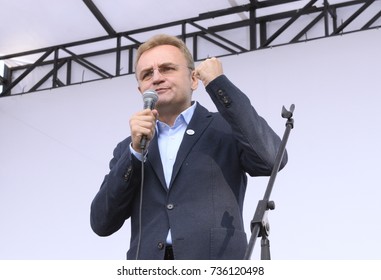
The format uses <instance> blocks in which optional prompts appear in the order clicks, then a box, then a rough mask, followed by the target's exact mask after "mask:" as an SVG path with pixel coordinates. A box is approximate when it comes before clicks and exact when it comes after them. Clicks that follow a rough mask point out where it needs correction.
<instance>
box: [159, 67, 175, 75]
mask: <svg viewBox="0 0 381 280" xmlns="http://www.w3.org/2000/svg"><path fill="white" fill-rule="evenodd" d="M175 71H176V66H174V65H162V66H160V68H159V72H160V73H161V74H163V75H165V74H171V73H173V72H175Z"/></svg>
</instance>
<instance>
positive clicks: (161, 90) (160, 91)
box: [155, 88, 168, 94]
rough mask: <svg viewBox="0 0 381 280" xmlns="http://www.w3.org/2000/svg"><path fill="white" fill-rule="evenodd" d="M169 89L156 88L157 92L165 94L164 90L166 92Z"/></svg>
mask: <svg viewBox="0 0 381 280" xmlns="http://www.w3.org/2000/svg"><path fill="white" fill-rule="evenodd" d="M167 90H168V88H157V89H155V91H156V92H157V94H163V93H164V92H166V91H167Z"/></svg>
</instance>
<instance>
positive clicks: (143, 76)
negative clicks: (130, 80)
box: [140, 69, 153, 80]
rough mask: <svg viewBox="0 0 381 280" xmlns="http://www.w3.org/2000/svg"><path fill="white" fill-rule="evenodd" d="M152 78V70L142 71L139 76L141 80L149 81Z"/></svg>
mask: <svg viewBox="0 0 381 280" xmlns="http://www.w3.org/2000/svg"><path fill="white" fill-rule="evenodd" d="M152 76H153V69H150V70H146V71H143V72H142V73H141V74H140V77H141V80H149V79H151V78H152Z"/></svg>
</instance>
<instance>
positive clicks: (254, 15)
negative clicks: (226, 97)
mask: <svg viewBox="0 0 381 280" xmlns="http://www.w3.org/2000/svg"><path fill="white" fill-rule="evenodd" d="M83 1H84V2H85V4H86V5H87V6H88V7H89V9H90V10H91V11H92V12H93V14H94V16H96V17H97V19H98V20H99V22H100V23H101V24H102V26H103V27H104V28H105V30H106V31H107V33H108V35H107V36H103V37H98V38H92V39H88V40H83V41H78V42H73V43H68V44H64V45H58V46H52V47H48V48H43V49H37V50H32V51H26V52H22V53H16V54H11V55H5V56H1V57H0V61H4V62H5V71H4V74H3V75H2V76H1V75H0V85H2V86H3V90H2V92H1V93H0V97H4V96H11V95H17V94H25V93H30V92H35V91H39V90H46V89H53V88H58V87H63V86H68V85H73V84H79V83H84V82H90V81H94V80H99V79H110V78H113V77H118V76H121V75H128V74H132V73H134V65H133V61H134V53H135V51H136V49H137V48H138V46H139V45H140V44H141V43H142V42H144V40H146V39H148V37H150V36H151V34H152V32H154V33H167V32H166V31H168V30H171V32H173V30H178V31H176V32H177V33H176V34H174V35H176V36H179V37H180V38H181V39H182V40H184V41H185V42H186V43H187V45H188V46H189V47H190V49H191V50H192V52H193V57H194V59H195V60H196V61H198V60H202V59H204V58H206V57H207V56H220V57H221V56H227V55H236V54H241V53H246V52H250V51H255V50H259V49H264V48H269V47H274V46H279V45H285V44H292V43H298V42H305V41H309V40H315V39H319V38H325V37H330V36H337V35H342V34H347V33H351V32H357V31H362V30H368V29H373V28H379V27H380V25H381V20H380V17H381V3H380V2H381V1H378V0H364V1H344V2H341V3H336V4H330V3H329V1H328V0H324V1H317V0H311V1H295V0H285V1H276V0H267V1H254V0H252V1H250V3H249V4H246V5H242V6H236V7H231V8H227V9H223V10H216V11H212V12H207V13H203V14H199V16H197V17H194V18H188V19H183V20H179V21H175V22H169V23H165V24H160V25H157V26H151V27H147V28H142V29H136V30H130V31H126V32H121V33H117V32H115V31H114V30H113V29H112V27H111V26H110V25H108V24H107V21H106V20H105V19H104V18H103V17H102V15H101V14H100V12H99V10H97V9H96V7H95V6H94V5H93V3H92V1H91V0H83ZM336 2H337V1H336ZM297 3H302V4H303V5H302V7H300V8H298V9H291V10H286V11H284V10H285V9H277V10H278V11H279V10H283V11H284V12H280V13H279V12H278V13H271V11H270V12H268V11H269V10H271V8H281V6H280V5H288V4H297ZM319 3H320V4H319ZM234 15H235V17H234V18H235V19H236V18H237V15H239V16H240V18H241V20H239V21H228V22H226V19H228V20H229V17H230V18H231V17H232V16H234ZM217 19H219V20H220V22H221V21H223V20H224V19H225V23H219V24H217V23H216V22H219V21H218V20H217ZM237 34H240V35H242V34H244V36H239V38H240V39H239V40H238V42H237V36H236V35H237ZM242 38H245V39H244V40H242ZM105 45H107V46H108V47H104V46H105ZM99 46H101V47H102V48H100V47H99ZM94 48H95V50H92V51H83V49H94ZM26 58H27V59H29V60H32V61H33V62H31V63H27V64H25V65H21V66H9V65H8V64H7V61H10V60H18V59H19V60H22V59H24V60H25V59H26ZM102 61H103V62H102ZM104 61H106V62H107V66H106V64H105V63H104ZM110 64H111V65H112V67H111V68H110ZM30 76H33V79H31V78H30ZM28 77H29V79H28ZM30 81H33V84H31V85H30V84H28V83H31V82H30ZM36 81H37V82H36Z"/></svg>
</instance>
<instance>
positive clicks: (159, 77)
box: [152, 69, 164, 84]
mask: <svg viewBox="0 0 381 280" xmlns="http://www.w3.org/2000/svg"><path fill="white" fill-rule="evenodd" d="M163 78H164V76H163V75H162V74H161V73H160V71H159V69H153V74H152V82H153V83H154V84H157V83H160V82H161V81H163Z"/></svg>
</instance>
